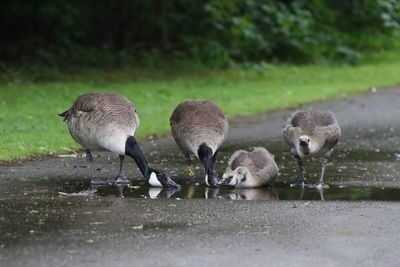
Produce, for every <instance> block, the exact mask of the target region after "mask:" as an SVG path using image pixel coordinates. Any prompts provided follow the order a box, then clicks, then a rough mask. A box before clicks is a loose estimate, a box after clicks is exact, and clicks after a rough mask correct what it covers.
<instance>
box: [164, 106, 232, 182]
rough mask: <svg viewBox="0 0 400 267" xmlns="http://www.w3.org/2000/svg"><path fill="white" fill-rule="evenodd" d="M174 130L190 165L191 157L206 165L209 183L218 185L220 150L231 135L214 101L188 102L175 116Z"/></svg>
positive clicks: (175, 137) (206, 179) (173, 114)
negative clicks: (215, 170)
mask: <svg viewBox="0 0 400 267" xmlns="http://www.w3.org/2000/svg"><path fill="white" fill-rule="evenodd" d="M170 123H171V131H172V135H173V137H174V139H175V142H176V143H177V144H178V146H179V148H180V149H181V150H182V151H183V153H184V154H185V157H186V159H187V160H188V162H189V164H190V154H193V155H195V156H196V157H198V158H199V159H200V161H201V162H203V164H204V168H205V182H206V184H207V185H208V186H216V184H217V181H216V177H215V176H216V175H215V172H214V165H215V161H216V157H217V154H218V148H219V146H220V145H221V143H222V142H223V141H224V139H225V137H226V136H227V134H228V128H229V125H228V120H227V118H226V117H225V115H224V113H223V112H222V110H221V109H220V108H219V107H217V105H215V104H214V103H213V102H210V101H185V102H182V103H180V104H179V105H178V106H177V107H176V108H175V110H174V112H173V113H172V116H171V119H170Z"/></svg>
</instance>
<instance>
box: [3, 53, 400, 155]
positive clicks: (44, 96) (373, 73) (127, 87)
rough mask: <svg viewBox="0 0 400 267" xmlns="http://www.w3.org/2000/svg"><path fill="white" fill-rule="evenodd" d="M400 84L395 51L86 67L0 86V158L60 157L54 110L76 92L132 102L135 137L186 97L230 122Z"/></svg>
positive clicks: (157, 126) (65, 138)
mask: <svg viewBox="0 0 400 267" xmlns="http://www.w3.org/2000/svg"><path fill="white" fill-rule="evenodd" d="M399 84H400V52H387V53H383V54H380V55H374V56H371V57H370V58H369V59H368V60H367V62H364V63H362V64H360V65H357V66H349V65H340V66H339V65H308V66H292V65H268V66H266V67H265V68H259V69H257V70H255V69H252V70H243V69H232V70H226V71H221V70H219V71H210V70H209V71H197V72H196V71H189V72H188V71H171V70H150V69H145V70H143V69H123V70H114V71H104V70H103V71H101V70H91V71H90V70H87V71H84V72H82V73H80V74H66V75H60V76H59V77H58V78H57V79H54V80H53V81H48V82H26V81H25V82H16V81H15V80H13V81H10V82H3V84H1V85H0V136H1V143H0V160H10V159H13V158H23V157H27V156H30V155H34V154H42V153H56V152H62V151H63V150H67V149H69V148H76V147H78V145H77V144H76V143H75V142H74V141H73V140H72V139H71V137H70V136H69V133H68V130H67V128H66V125H65V124H64V123H63V122H62V120H61V118H60V117H58V116H57V114H58V113H60V112H62V111H64V110H66V109H67V108H68V107H69V106H70V105H71V103H72V101H73V100H74V99H75V98H76V97H77V96H79V95H81V94H83V93H87V92H98V91H113V92H116V93H119V94H122V95H124V96H126V97H127V98H129V99H131V100H132V101H133V102H135V104H136V106H137V110H138V113H139V115H140V118H141V126H140V128H139V130H138V132H137V136H139V137H143V136H146V135H150V134H159V133H167V132H169V116H170V114H171V112H172V110H173V109H174V108H175V106H176V105H177V104H178V103H179V102H181V101H183V100H186V99H210V100H212V101H214V102H216V103H217V104H218V105H219V106H220V107H221V108H222V109H223V110H224V111H225V112H226V113H227V114H228V116H229V117H232V116H235V115H239V114H253V113H259V112H263V111H267V110H271V109H278V108H285V107H289V106H295V105H299V104H304V103H308V102H312V101H316V100H322V99H327V98H333V97H342V96H346V95H348V94H353V93H358V92H363V91H366V90H368V88H369V87H371V86H375V87H379V86H393V85H399Z"/></svg>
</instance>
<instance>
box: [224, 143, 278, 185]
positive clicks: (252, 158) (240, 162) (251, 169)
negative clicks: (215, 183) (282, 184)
mask: <svg viewBox="0 0 400 267" xmlns="http://www.w3.org/2000/svg"><path fill="white" fill-rule="evenodd" d="M278 173H279V168H278V165H277V164H276V162H275V160H274V156H273V155H271V154H270V153H269V152H268V150H267V149H265V148H264V147H256V148H254V150H253V151H252V152H248V151H244V150H238V151H236V152H235V153H233V155H232V156H231V157H230V159H229V161H228V167H227V168H226V171H225V173H224V174H223V176H222V179H221V180H220V181H219V184H220V185H232V186H234V187H236V188H253V187H261V186H266V185H268V184H271V183H272V182H273V181H274V180H275V179H276V177H277V176H278Z"/></svg>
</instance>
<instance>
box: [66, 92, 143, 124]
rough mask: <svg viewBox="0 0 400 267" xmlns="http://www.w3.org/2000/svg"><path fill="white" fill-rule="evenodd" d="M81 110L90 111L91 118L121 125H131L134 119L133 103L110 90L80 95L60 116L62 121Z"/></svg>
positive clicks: (77, 114) (134, 109)
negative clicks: (62, 118)
mask: <svg viewBox="0 0 400 267" xmlns="http://www.w3.org/2000/svg"><path fill="white" fill-rule="evenodd" d="M82 112H85V113H91V114H92V118H96V117H99V118H100V117H101V119H102V120H109V121H114V122H117V123H119V124H122V125H125V124H127V125H129V126H131V123H132V121H136V108H135V105H134V104H133V103H132V102H130V101H129V100H128V99H126V98H125V97H122V96H120V95H117V94H114V93H111V92H102V93H94V94H84V95H81V96H80V97H78V98H77V99H76V100H75V101H74V103H73V105H72V107H71V108H70V109H68V110H67V111H65V112H63V113H62V114H60V116H63V117H64V121H70V119H71V117H72V116H79V114H80V113H82Z"/></svg>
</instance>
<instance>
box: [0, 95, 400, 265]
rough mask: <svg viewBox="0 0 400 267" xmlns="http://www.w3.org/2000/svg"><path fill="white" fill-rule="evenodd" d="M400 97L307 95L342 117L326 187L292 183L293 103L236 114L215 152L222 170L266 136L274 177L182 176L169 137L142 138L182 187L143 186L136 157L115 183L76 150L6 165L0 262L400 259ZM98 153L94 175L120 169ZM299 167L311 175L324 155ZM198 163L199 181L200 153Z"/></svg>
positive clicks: (1, 176)
mask: <svg viewBox="0 0 400 267" xmlns="http://www.w3.org/2000/svg"><path fill="white" fill-rule="evenodd" d="M399 103H400V90H396V89H384V90H383V89H382V90H378V93H369V94H364V95H360V96H353V97H349V98H346V99H339V100H332V101H327V102H322V103H317V104H312V105H308V106H307V107H313V108H314V109H327V110H331V111H333V112H335V113H336V114H337V117H338V119H339V122H340V124H341V127H342V136H343V137H342V139H341V140H340V142H339V144H338V146H337V147H336V149H335V151H334V153H333V155H332V157H331V160H330V163H329V165H328V167H327V170H326V176H325V177H326V178H325V181H326V183H328V184H329V185H330V188H329V189H326V190H324V191H317V190H315V189H304V190H301V189H299V188H291V187H289V184H290V183H292V182H294V181H296V179H297V165H296V161H295V159H293V158H292V156H291V155H290V153H289V152H288V147H287V146H285V145H284V144H283V142H282V137H281V129H282V127H283V125H284V124H285V121H286V119H287V117H288V116H289V115H290V113H291V112H292V110H283V111H277V112H272V113H268V114H262V115H257V116H251V117H242V118H236V119H233V120H231V124H232V127H231V131H230V134H229V138H228V140H227V142H226V143H225V145H224V146H223V148H222V150H221V153H220V155H219V159H218V165H217V171H218V172H219V173H222V172H223V170H224V169H225V167H226V162H227V160H228V158H229V156H230V155H231V154H232V153H233V152H234V151H235V150H236V149H239V148H241V149H249V148H251V147H253V146H259V145H261V146H265V147H266V148H268V149H269V150H270V152H272V153H273V154H274V155H275V159H276V161H277V163H278V165H279V167H280V176H279V178H278V182H277V183H276V184H274V185H273V186H272V187H269V188H259V189H232V188H229V187H223V188H219V189H209V188H206V187H205V186H203V185H200V186H193V185H188V184H187V180H188V179H187V175H186V174H185V167H186V165H185V160H184V158H183V157H182V155H181V154H180V153H179V152H178V150H177V148H176V147H175V145H174V143H173V141H172V139H171V138H170V137H163V138H158V139H148V140H143V141H142V142H140V144H141V145H142V147H143V149H144V151H145V153H146V155H147V156H148V158H149V161H150V162H151V163H152V165H153V166H154V167H157V168H160V169H164V170H166V171H168V172H169V173H170V174H171V176H172V177H173V179H175V180H176V181H177V182H179V183H181V184H182V185H183V188H182V189H181V190H179V191H178V190H171V189H158V188H151V187H149V186H148V185H146V183H145V182H144V180H143V178H142V177H141V175H139V172H138V170H137V168H136V166H135V165H134V163H133V160H128V161H126V164H125V166H124V171H125V173H126V175H127V176H128V177H130V178H131V179H132V184H131V185H129V186H121V187H119V188H117V187H114V186H109V187H90V185H89V178H88V169H87V168H86V163H85V160H84V159H83V158H81V155H77V157H69V156H68V157H64V156H62V157H57V156H55V157H53V158H50V159H47V160H45V161H36V162H26V163H23V164H20V165H14V166H1V167H0V266H54V265H57V266H77V265H78V266H79V265H82V266H83V265H84V266H108V265H112V266H129V265H130V266H144V265H146V266H149V265H150V266H187V265H192V266H193V265H194V266H209V265H216V266H238V265H243V264H244V265H249V264H252V265H254V266H265V265H266V264H268V265H269V264H270V265H285V266H286V265H288V264H290V265H307V266H321V265H323V266H338V265H341V266H354V265H369V266H376V265H381V266H382V265H384V266H387V265H398V264H400V260H399V259H398V255H399V252H400V251H399V250H400V249H399V248H398V247H399V246H398V245H399V244H400V234H399V232H400V224H399V219H400V202H398V201H399V200H400V105H399ZM94 164H95V167H96V168H97V169H98V170H97V173H98V176H99V178H103V179H105V180H106V179H111V178H112V177H114V176H115V175H116V172H117V167H118V160H117V157H115V156H113V155H112V154H107V153H104V154H98V155H97V157H95V159H94ZM305 168H306V176H307V178H308V179H309V181H310V182H314V181H316V180H317V179H318V175H319V162H318V161H317V160H310V161H308V162H306V164H305ZM195 172H196V176H197V177H198V179H199V181H202V180H203V179H202V177H203V170H202V168H201V166H200V164H199V163H198V162H196V165H195ZM321 199H324V200H326V201H321ZM231 200H241V201H231ZM244 200H253V201H244Z"/></svg>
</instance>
